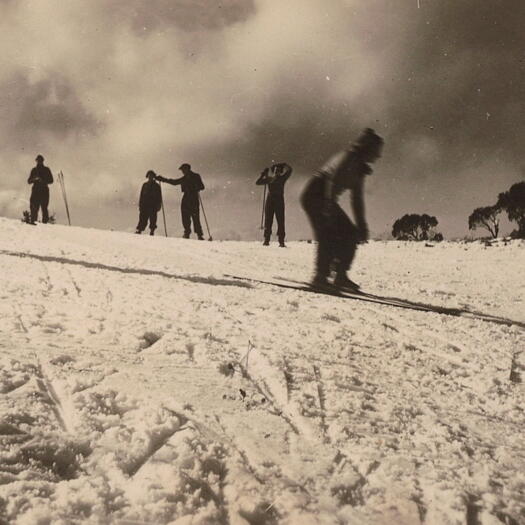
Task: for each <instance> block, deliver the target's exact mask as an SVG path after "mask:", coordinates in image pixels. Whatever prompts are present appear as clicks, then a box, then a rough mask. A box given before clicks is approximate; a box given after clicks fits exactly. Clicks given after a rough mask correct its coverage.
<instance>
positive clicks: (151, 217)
mask: <svg viewBox="0 0 525 525" xmlns="http://www.w3.org/2000/svg"><path fill="white" fill-rule="evenodd" d="M156 176H157V175H156V173H155V172H154V171H152V170H149V171H148V172H147V173H146V178H147V179H148V181H147V182H145V183H144V184H143V185H142V189H141V190H140V198H139V223H138V224H137V231H136V232H135V233H138V234H139V235H140V234H141V233H142V232H143V231H144V230H145V229H146V226H147V224H148V221H149V229H150V235H155V230H156V229H157V213H158V212H159V211H160V207H161V205H162V195H161V192H160V191H161V190H160V184H159V183H158V182H155V177H156Z"/></svg>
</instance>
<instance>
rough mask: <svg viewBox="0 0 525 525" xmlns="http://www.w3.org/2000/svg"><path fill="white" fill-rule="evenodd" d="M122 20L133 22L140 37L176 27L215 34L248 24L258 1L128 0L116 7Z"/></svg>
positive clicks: (114, 5)
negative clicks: (150, 32) (232, 26)
mask: <svg viewBox="0 0 525 525" xmlns="http://www.w3.org/2000/svg"><path fill="white" fill-rule="evenodd" d="M112 9H114V10H115V11H114V12H115V13H116V14H117V15H118V16H119V17H120V18H121V19H122V18H124V19H128V20H131V23H132V25H133V27H134V28H135V29H136V30H137V32H139V33H143V32H147V31H149V30H154V29H159V28H164V27H176V28H178V29H181V30H183V31H188V32H193V31H203V30H204V31H206V30H207V31H215V30H220V29H222V28H224V27H227V26H230V25H232V24H236V23H239V22H244V21H246V20H247V19H248V18H250V17H251V16H253V15H254V14H255V2H254V0H223V1H221V2H210V1H209V0H175V1H173V0H150V1H149V2H143V1H142V0H135V1H133V0H126V1H125V2H120V3H117V4H113V7H112Z"/></svg>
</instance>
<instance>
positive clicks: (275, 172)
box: [255, 162, 292, 248]
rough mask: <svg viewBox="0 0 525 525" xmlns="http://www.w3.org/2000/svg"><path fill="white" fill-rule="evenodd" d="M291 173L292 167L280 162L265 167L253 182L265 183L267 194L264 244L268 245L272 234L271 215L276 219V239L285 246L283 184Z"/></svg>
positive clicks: (281, 245)
mask: <svg viewBox="0 0 525 525" xmlns="http://www.w3.org/2000/svg"><path fill="white" fill-rule="evenodd" d="M291 174H292V168H291V167H290V166H289V165H288V164H286V162H281V163H279V164H273V165H272V166H270V167H269V168H265V169H264V170H263V171H262V172H261V176H260V177H259V178H258V179H257V181H256V182H255V184H257V185H260V186H261V185H267V186H268V196H267V198H266V203H265V207H264V242H263V245H264V246H269V245H270V238H271V236H272V225H273V217H274V215H275V218H276V219H277V239H278V240H279V246H280V247H281V248H284V247H285V244H284V237H285V230H284V185H285V183H286V181H287V180H288V179H289V178H290V175H291Z"/></svg>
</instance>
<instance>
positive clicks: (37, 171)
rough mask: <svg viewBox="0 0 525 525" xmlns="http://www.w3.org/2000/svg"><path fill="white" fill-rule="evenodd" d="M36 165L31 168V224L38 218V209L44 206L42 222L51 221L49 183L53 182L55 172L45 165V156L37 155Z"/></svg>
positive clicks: (29, 179)
mask: <svg viewBox="0 0 525 525" xmlns="http://www.w3.org/2000/svg"><path fill="white" fill-rule="evenodd" d="M35 160H36V166H35V167H34V168H33V169H32V170H31V173H30V175H29V178H28V179H27V183H28V184H32V185H33V188H32V189H31V198H30V199H29V207H30V210H31V224H36V220H37V219H38V210H39V209H40V208H42V222H43V223H44V224H45V223H47V222H48V221H49V212H48V210H47V207H48V205H49V184H53V174H52V173H51V170H50V169H49V168H48V167H47V166H44V157H42V155H37V156H36V159H35Z"/></svg>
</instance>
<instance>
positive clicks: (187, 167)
mask: <svg viewBox="0 0 525 525" xmlns="http://www.w3.org/2000/svg"><path fill="white" fill-rule="evenodd" d="M184 169H186V170H189V169H191V166H190V165H189V164H188V163H187V162H185V163H184V164H181V165H180V166H179V170H184Z"/></svg>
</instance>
